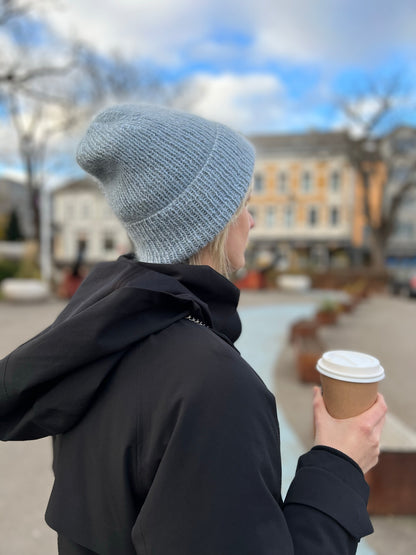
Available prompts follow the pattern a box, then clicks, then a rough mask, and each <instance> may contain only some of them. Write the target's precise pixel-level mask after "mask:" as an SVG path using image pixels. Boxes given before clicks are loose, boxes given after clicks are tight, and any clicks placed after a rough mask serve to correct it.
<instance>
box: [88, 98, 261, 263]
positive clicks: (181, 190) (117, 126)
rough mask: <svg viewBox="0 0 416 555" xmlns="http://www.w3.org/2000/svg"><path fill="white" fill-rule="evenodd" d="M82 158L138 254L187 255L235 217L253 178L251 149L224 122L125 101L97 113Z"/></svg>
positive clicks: (165, 259) (167, 259) (170, 258)
mask: <svg viewBox="0 0 416 555" xmlns="http://www.w3.org/2000/svg"><path fill="white" fill-rule="evenodd" d="M77 161H78V163H79V165H80V166H81V167H82V168H83V169H84V170H85V171H86V172H88V173H89V174H91V175H92V176H93V177H95V178H96V179H97V180H98V183H99V186H100V187H101V188H102V190H103V192H104V194H105V196H106V198H107V201H108V203H109V204H110V206H111V208H112V210H113V211H114V213H115V215H116V216H117V217H118V219H119V220H120V221H121V223H122V224H123V225H124V227H125V228H126V231H127V233H128V235H129V236H130V238H131V240H132V242H133V244H134V247H135V251H136V256H137V258H138V259H139V260H141V261H143V262H155V263H173V262H183V261H186V260H187V259H188V258H189V257H190V256H191V255H193V254H195V253H196V252H198V251H199V250H200V249H201V248H202V247H204V246H205V245H207V244H208V243H209V242H210V241H212V240H213V239H214V237H215V236H216V235H217V234H218V233H219V232H220V231H221V230H222V229H223V228H224V227H225V226H226V225H227V223H228V222H229V221H230V219H231V218H232V216H233V215H234V213H235V212H236V210H237V208H238V207H239V205H240V203H241V201H242V200H243V198H244V196H245V194H246V192H247V189H248V187H249V185H250V182H251V177H252V173H253V166H254V149H253V146H252V145H251V144H250V143H249V142H248V141H247V140H246V139H245V138H244V137H243V136H241V135H240V134H238V133H236V132H235V131H233V130H231V129H230V128H228V127H226V126H225V125H222V124H220V123H216V122H213V121H209V120H206V119H204V118H201V117H198V116H195V115H193V114H189V113H186V112H182V111H178V110H173V109H171V108H166V107H161V106H156V105H149V104H137V105H133V104H127V105H119V106H113V107H111V108H108V109H106V110H104V111H103V112H102V113H100V114H99V115H98V116H96V118H95V119H94V120H93V121H92V123H91V124H90V127H89V128H88V130H87V132H86V134H85V136H84V137H83V139H82V140H81V142H80V144H79V147H78V151H77Z"/></svg>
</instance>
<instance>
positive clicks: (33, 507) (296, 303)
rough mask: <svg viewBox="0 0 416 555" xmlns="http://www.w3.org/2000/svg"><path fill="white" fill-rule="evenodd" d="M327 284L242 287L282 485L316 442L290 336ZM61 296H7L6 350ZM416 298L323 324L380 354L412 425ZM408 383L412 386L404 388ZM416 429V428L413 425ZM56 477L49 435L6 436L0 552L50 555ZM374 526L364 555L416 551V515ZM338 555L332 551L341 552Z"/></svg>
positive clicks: (249, 352) (391, 392)
mask: <svg viewBox="0 0 416 555" xmlns="http://www.w3.org/2000/svg"><path fill="white" fill-rule="evenodd" d="M326 296H327V293H326V292H311V293H309V294H302V295H298V294H296V295H295V294H282V293H277V292H268V291H265V292H243V293H242V298H241V310H240V313H241V318H242V322H243V334H242V337H241V338H240V340H239V342H238V344H237V347H238V348H239V349H240V351H241V353H242V354H243V356H244V357H245V358H247V360H248V361H249V362H250V363H251V364H252V365H253V366H254V368H255V369H256V370H257V371H258V372H259V374H260V375H261V377H262V379H263V380H264V381H265V383H266V384H267V385H268V387H269V388H270V389H271V390H272V391H273V392H274V393H275V395H276V399H277V404H278V411H279V417H280V424H281V428H282V430H281V433H282V457H283V467H284V468H283V489H284V490H285V489H286V488H287V486H288V483H289V481H290V478H291V476H292V475H293V471H294V468H295V465H296V460H297V457H298V455H299V454H300V453H301V452H302V451H304V450H306V449H308V448H309V447H310V444H311V429H312V416H311V399H312V396H311V386H310V385H305V384H301V383H300V382H299V381H298V380H297V378H296V376H295V374H294V369H293V353H292V349H291V347H290V346H289V345H288V342H287V334H288V330H289V328H290V325H291V323H293V322H294V321H295V320H297V319H299V318H305V317H306V318H307V317H309V316H312V315H313V314H314V311H315V309H316V306H317V304H318V303H319V302H320V301H321V300H322V298H324V297H326ZM64 306H65V303H64V302H63V301H57V300H51V301H48V302H46V303H44V304H33V305H30V304H29V305H27V304H26V305H23V304H22V305H16V304H9V303H0V330H1V335H0V358H1V357H3V356H4V355H6V354H7V353H8V352H9V351H10V350H12V349H13V348H14V347H16V346H17V345H19V344H20V343H21V342H23V341H24V340H26V339H27V338H29V337H31V336H33V335H34V334H35V333H37V332H38V331H41V330H42V329H43V328H44V327H46V326H47V325H48V324H49V323H50V322H51V321H52V320H53V319H54V317H55V316H56V315H57V314H58V313H59V312H60V311H61V310H62V308H63V307H64ZM415 322H416V301H410V300H407V299H402V298H392V297H388V296H376V297H371V298H370V299H368V300H366V301H364V302H363V303H362V304H361V305H360V306H359V307H358V308H357V309H356V311H355V312H354V313H352V314H348V315H343V316H342V317H341V320H340V322H339V323H338V324H337V325H336V326H334V327H331V328H330V327H325V328H321V331H320V334H321V336H322V340H323V341H324V342H325V344H326V346H327V347H328V348H341V347H342V348H347V349H354V350H362V351H366V352H369V353H372V354H374V355H375V356H377V357H378V358H380V360H381V361H382V362H383V365H384V366H385V369H386V374H387V378H386V380H385V382H384V383H383V385H382V390H383V393H384V394H385V396H386V399H387V402H388V405H389V408H390V410H391V411H392V412H393V413H394V414H395V415H396V416H397V417H399V418H400V419H401V420H403V421H404V422H405V423H406V424H407V425H408V426H411V427H413V429H415V422H416V404H415V403H414V394H415V385H416V373H415V364H414V360H415V350H414V338H413V336H414V328H415ZM404 384H408V387H404ZM415 431H416V429H415ZM51 484H52V472H51V441H50V439H49V438H46V439H45V440H40V441H32V442H16V443H12V442H10V443H0V514H1V519H0V538H1V540H0V555H22V554H24V555H53V554H56V553H57V549H56V537H55V533H54V532H53V531H51V530H50V529H49V528H48V527H47V526H46V524H45V523H44V520H43V515H44V511H45V508H46V504H47V500H48V497H49V492H50V488H51ZM372 520H373V524H374V528H375V534H373V535H372V536H370V537H369V538H367V539H366V541H365V542H363V543H362V545H361V546H360V550H359V553H360V554H361V555H374V554H376V555H391V553H394V554H395V555H410V554H413V553H416V517H376V518H373V519H372ZM334 555H335V554H334Z"/></svg>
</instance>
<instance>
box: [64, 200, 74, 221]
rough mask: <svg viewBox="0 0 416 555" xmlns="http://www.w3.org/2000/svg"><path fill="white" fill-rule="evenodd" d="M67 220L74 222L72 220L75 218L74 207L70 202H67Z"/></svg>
mask: <svg viewBox="0 0 416 555" xmlns="http://www.w3.org/2000/svg"><path fill="white" fill-rule="evenodd" d="M64 213H65V218H66V219H67V220H72V218H73V217H74V205H73V204H72V203H70V202H67V203H66V204H65V211H64Z"/></svg>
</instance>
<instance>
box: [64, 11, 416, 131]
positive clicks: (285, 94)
mask: <svg viewBox="0 0 416 555" xmlns="http://www.w3.org/2000/svg"><path fill="white" fill-rule="evenodd" d="M58 20H59V21H58ZM54 24H55V25H58V26H59V28H60V29H61V30H62V32H70V33H72V34H74V35H78V36H81V37H82V38H87V39H88V40H90V41H91V42H92V43H93V44H94V46H95V47H96V48H98V49H99V50H101V51H102V52H104V53H105V52H109V51H112V50H119V51H121V52H123V53H124V54H125V55H127V56H129V57H130V58H131V59H137V60H145V61H146V62H147V63H148V64H150V65H151V66H153V67H155V68H157V70H158V71H160V72H161V74H162V75H163V76H164V77H165V78H166V79H170V80H177V79H180V78H184V77H186V78H188V79H189V81H190V84H191V86H195V88H196V90H197V91H198V94H197V95H196V98H195V99H194V103H193V106H192V109H193V110H194V111H196V112H198V113H201V114H202V115H205V116H208V117H213V118H215V117H217V119H221V120H222V121H224V122H225V123H228V124H231V125H233V126H235V127H238V128H239V129H240V130H241V131H243V132H246V133H262V132H281V131H302V130H307V129H309V128H333V127H339V126H342V125H343V123H345V122H344V121H343V118H342V116H341V115H340V113H339V112H337V110H336V109H335V108H334V106H335V105H336V99H337V97H338V96H342V95H344V94H345V93H346V92H347V91H348V93H349V94H351V93H352V92H354V89H356V87H357V86H358V85H359V84H360V82H361V81H362V82H363V83H365V81H366V79H367V78H371V79H377V78H378V77H382V76H383V75H384V76H385V75H386V74H387V75H389V74H393V73H394V72H396V71H400V72H401V73H402V74H403V75H406V78H407V80H408V82H409V83H410V84H411V87H410V88H411V89H412V91H413V92H414V91H415V90H416V89H415V87H414V84H415V82H416V65H415V60H416V2H414V0H396V1H395V2H392V1H391V0H291V1H290V2H289V1H287V0H255V1H253V0H199V1H197V0H173V1H168V0H152V1H150V0H117V1H115V0H114V1H109V0H107V1H102V2H101V3H100V9H99V10H98V9H97V3H96V2H95V1H94V0H71V2H68V3H67V7H66V14H65V17H62V14H60V15H59V16H57V17H55V18H54Z"/></svg>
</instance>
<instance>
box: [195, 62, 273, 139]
mask: <svg viewBox="0 0 416 555" xmlns="http://www.w3.org/2000/svg"><path fill="white" fill-rule="evenodd" d="M191 90H193V91H194V101H193V103H192V111H194V112H195V113H197V114H199V115H201V116H203V117H206V118H209V119H214V120H218V121H221V122H222V123H225V124H226V125H230V126H231V127H234V128H236V129H238V130H240V131H243V132H245V133H250V132H253V131H258V130H265V129H267V128H270V125H271V124H273V123H274V122H275V121H276V119H278V118H280V117H281V116H282V109H281V103H280V99H281V98H282V96H283V95H284V89H283V86H282V84H281V82H280V81H279V80H278V79H277V78H276V77H275V76H273V75H271V74H267V73H253V74H249V75H235V74H231V73H226V74H221V75H218V76H213V75H209V74H206V73H201V74H198V75H196V76H195V78H194V79H193V81H192V83H191Z"/></svg>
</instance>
